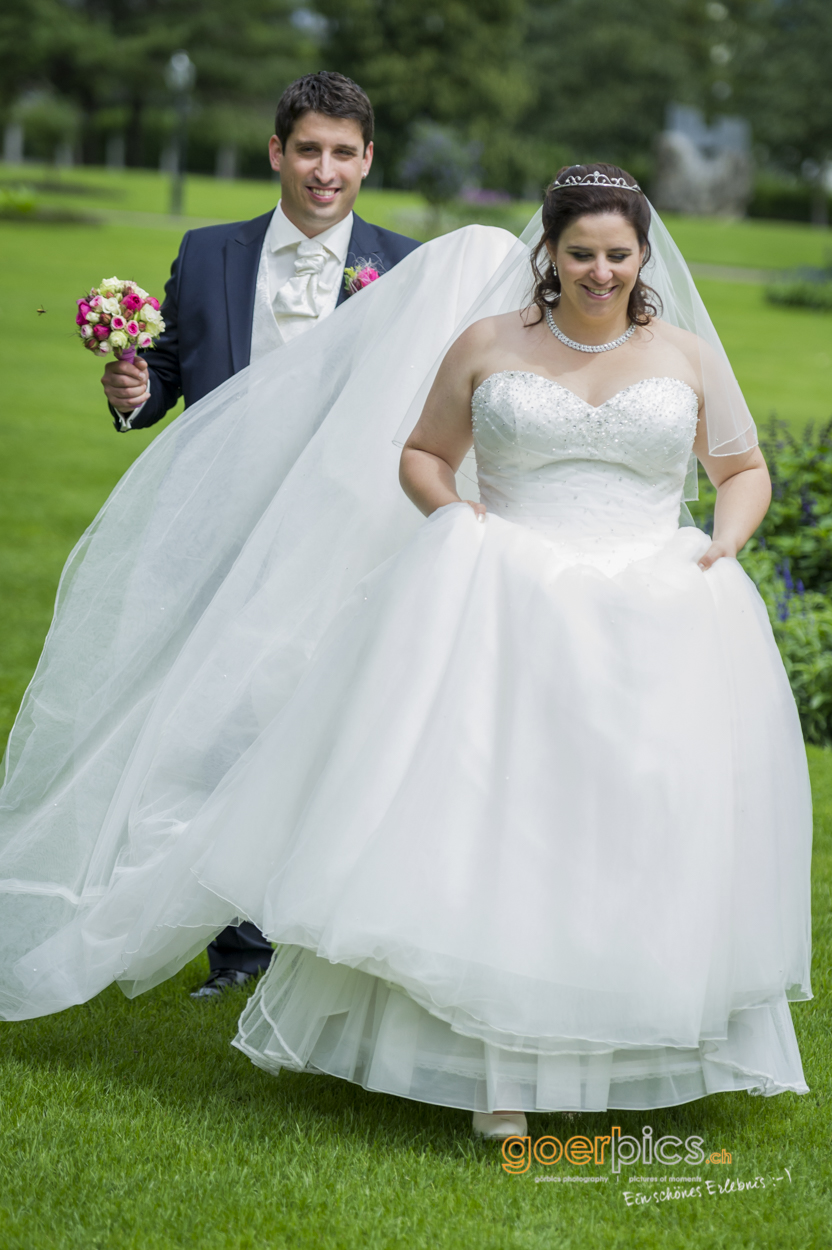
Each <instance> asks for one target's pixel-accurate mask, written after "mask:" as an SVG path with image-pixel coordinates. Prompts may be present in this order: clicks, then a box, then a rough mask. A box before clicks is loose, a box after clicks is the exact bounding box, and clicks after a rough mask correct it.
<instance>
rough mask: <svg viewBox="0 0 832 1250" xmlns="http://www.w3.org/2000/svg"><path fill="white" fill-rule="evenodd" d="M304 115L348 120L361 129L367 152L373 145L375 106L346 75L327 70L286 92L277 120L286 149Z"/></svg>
mask: <svg viewBox="0 0 832 1250" xmlns="http://www.w3.org/2000/svg"><path fill="white" fill-rule="evenodd" d="M304 113H323V115H324V117H348V118H350V119H351V120H352V121H355V122H358V124H359V126H360V127H361V133H362V135H363V136H364V148H365V150H366V148H367V144H368V143H372V140H373V127H374V125H375V118H374V116H373V106H372V104H371V103H370V100H369V98H368V96H367V94H366V92H364V91H362V90H361V88H360V87H359V85H358V83H357V82H353V80H352V79H351V78H345V77H344V75H343V74H334V73H331V72H330V71H329V70H325V69H324V70H321V71H320V73H318V74H305V75H304V77H303V78H298V79H297V81H296V82H293V83H292V85H291V86H290V87H287V88H286V90H285V91H284V92H283V95H282V96H281V97H280V100H279V101H278V105H277V115H276V116H275V119H274V132H275V134H276V135H277V137H278V139H279V140H280V143H281V146H282V147H283V148H284V149H285V147H286V143H287V140H288V138H289V136H290V134H291V133H292V131H293V130H294V128H295V124H296V122H297V121H298V120H299V119H300V118H301V117H303V115H304Z"/></svg>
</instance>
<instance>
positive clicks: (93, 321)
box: [87, 312, 101, 326]
mask: <svg viewBox="0 0 832 1250" xmlns="http://www.w3.org/2000/svg"><path fill="white" fill-rule="evenodd" d="M100 320H101V318H100V317H99V315H98V313H93V312H89V313H87V325H88V326H95V325H98V323H99V321H100Z"/></svg>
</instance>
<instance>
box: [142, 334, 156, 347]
mask: <svg viewBox="0 0 832 1250" xmlns="http://www.w3.org/2000/svg"><path fill="white" fill-rule="evenodd" d="M152 346H153V339H152V338H151V337H150V335H149V334H143V335H142V336H141V338H140V339H139V347H152Z"/></svg>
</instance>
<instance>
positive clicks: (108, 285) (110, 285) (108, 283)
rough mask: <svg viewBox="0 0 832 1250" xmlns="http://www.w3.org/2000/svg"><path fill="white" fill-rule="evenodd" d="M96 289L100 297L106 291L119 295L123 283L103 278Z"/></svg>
mask: <svg viewBox="0 0 832 1250" xmlns="http://www.w3.org/2000/svg"><path fill="white" fill-rule="evenodd" d="M98 289H99V291H100V292H101V294H102V295H103V294H104V293H105V292H107V291H118V292H119V294H120V293H121V292H122V291H123V290H124V283H123V282H121V281H120V280H119V279H118V278H104V279H103V281H102V283H101V285H100V287H99V288H98Z"/></svg>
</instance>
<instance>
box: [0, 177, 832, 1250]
mask: <svg viewBox="0 0 832 1250" xmlns="http://www.w3.org/2000/svg"><path fill="white" fill-rule="evenodd" d="M76 176H77V177H83V178H86V179H88V180H90V181H91V182H94V181H95V180H96V179H97V180H98V181H99V182H100V183H101V185H104V182H106V179H107V177H108V176H107V175H104V174H102V173H101V172H100V171H92V172H88V171H85V172H83V174H81V173H79V174H77V175H76V173H75V171H73V174H72V177H73V178H75V177H76ZM102 180H103V181H102ZM112 183H113V188H114V189H115V190H118V189H119V187H120V186H128V187H129V188H130V189H131V193H130V195H129V196H128V197H125V199H123V200H119V201H117V200H115V199H114V200H113V201H112V203H113V206H118V207H120V208H124V209H125V210H128V209H131V210H133V211H136V212H138V211H142V212H154V213H157V212H160V211H161V210H163V209H164V207H165V199H164V185H163V182H162V180H161V179H159V178H158V176H156V175H154V174H144V173H142V174H131V175H129V176H127V175H125V176H120V177H119V178H113V179H112ZM274 192H275V188H274V186H273V185H272V184H268V183H248V184H243V183H217V182H215V181H214V180H213V179H193V180H192V183H191V187H190V190H189V201H188V205H187V208H188V211H189V213H192V214H194V215H198V216H204V217H228V218H240V217H245V216H248V215H252V214H254V213H257V212H260V211H265V210H266V209H267V208H268V207H269V206H270V205H271V203H272V202H273V196H274ZM77 202H78V203H79V204H80V203H81V202H82V197H79V199H78V201H77ZM88 202H89V201H87V203H88ZM360 209H361V211H363V212H364V213H365V214H366V216H368V217H369V218H371V219H373V220H377V221H379V222H381V223H382V224H389V225H391V226H395V224H396V221H397V214H398V215H401V213H404V212H411V213H412V212H414V211H416V209H417V205H416V204H415V202H414V200H413V197H407V196H405V195H404V194H403V193H402V194H401V195H398V194H392V195H389V196H388V195H387V193H378V192H376V193H371V192H365V193H364V195H363V197H362V202H361V204H360ZM523 211H525V210H523ZM673 228H674V230H676V233H677V237H679V239H680V242H682V241H683V234H684V231H685V230H688V232H689V234H688V244H684V246H686V247H687V246H689V247H690V249H691V250H690V252H689V255H690V256H691V259H696V260H700V261H708V262H711V263H723V264H744V265H755V266H757V265H759V266H764V267H767V268H768V267H774V268H776V267H779V266H781V265H787V264H793V263H797V261H798V260H799V261H801V263H802V262H804V261H809V260H819V259H822V254H818V251H817V249H818V248H821V247H822V245H823V241H824V239H826V238H828V235H825V234H824V232H815V231H811V230H810V229H809V228H808V227H806V228H804V227H800V226H783V227H780V226H770V225H768V224H765V223H756V222H755V223H740V224H735V225H732V226H731V227H730V228H729V227H725V226H723V225H722V224H720V223H713V222H674V223H673ZM766 232H768V233H766ZM729 239H733V240H735V243H736V246H735V247H734V244H731V246H730V247H729V246H728V244H727V243H726V240H729ZM178 240H179V231H178V230H177V229H175V228H171V227H170V226H169V225H168V224H167V223H165V222H164V221H162V220H161V219H160V222H159V225H158V227H157V228H154V229H149V228H148V229H140V228H136V227H133V226H128V225H112V224H111V225H106V226H101V227H98V228H96V227H88V226H84V227H80V226H65V227H46V226H14V225H0V275H1V276H0V377H1V378H2V397H1V398H2V403H0V639H2V646H0V735H2V736H5V733H6V732H7V730H8V728H9V726H10V724H11V720H12V717H13V714H14V710H15V709H16V707H17V704H18V702H19V699H20V696H21V694H22V692H23V689H24V687H25V684H26V681H27V680H28V677H29V675H30V674H31V671H32V668H33V667H34V664H35V662H36V659H37V655H38V653H39V650H40V646H41V643H42V640H43V636H44V634H45V631H46V628H47V626H48V623H49V617H50V614H51V609H52V602H53V599H54V593H55V588H56V585H57V579H58V576H59V573H60V569H61V566H62V564H63V562H64V560H65V558H66V555H67V553H68V551H69V549H70V548H71V546H72V544H73V543H74V542H75V540H76V539H77V537H78V536H79V535H80V533H81V532H82V531H83V529H84V527H85V526H86V525H87V524H88V523H89V521H90V520H91V519H92V517H93V515H94V514H95V512H96V510H97V509H98V507H99V506H100V504H101V503H102V502H103V500H104V499H105V497H106V495H107V494H108V492H109V491H110V489H111V488H112V486H113V485H114V483H115V482H116V481H117V479H118V477H119V475H120V474H121V473H122V472H123V471H124V470H125V469H126V467H127V466H128V464H129V463H130V462H131V460H132V459H133V458H134V457H135V456H136V455H137V454H138V453H139V452H140V451H141V449H142V448H143V447H144V446H146V445H147V443H148V441H149V440H150V438H151V437H152V435H151V434H141V433H139V434H133V435H124V436H119V435H116V434H115V432H114V431H113V429H112V427H111V425H110V421H109V416H108V414H107V411H106V408H105V406H104V404H103V400H102V396H101V388H100V385H99V382H98V376H99V373H100V366H98V365H97V364H96V363H95V362H94V361H93V360H91V359H90V357H89V356H88V355H87V354H86V353H84V352H83V351H82V350H81V348H80V346H79V344H78V342H77V341H76V339H75V338H74V335H73V332H72V329H73V327H72V317H73V311H74V309H73V300H74V298H75V296H76V295H77V294H79V293H81V292H82V291H83V290H84V289H85V288H86V287H88V286H89V285H90V284H91V283H93V282H95V281H97V280H98V279H99V278H101V277H102V276H104V275H105V274H111V273H114V272H115V273H118V274H120V275H122V274H123V275H125V276H128V275H129V276H135V277H136V278H137V279H138V280H139V281H140V282H141V283H142V284H143V285H144V286H146V287H147V288H149V289H151V290H153V291H157V292H161V287H162V285H163V282H164V279H165V276H166V274H167V270H168V267H169V264H170V260H171V258H172V256H173V255H174V254H175V251H176V247H177V244H178ZM720 248H722V249H723V250H722V251H721V250H720ZM732 248H733V250H732ZM813 248H814V249H815V250H814V251H812V249H813ZM801 249H802V250H801ZM764 253H765V255H764ZM701 286H702V291H703V294H704V295H705V298H706V301H707V302H708V305H709V307H710V308H711V310H712V313H713V316H714V320H715V321H716V323H717V327H718V328H719V330H720V332H721V333H722V334H723V335H724V337H725V341H726V346H727V347H728V351H729V354H730V355H731V358H732V360H733V361H734V364H735V367H736V369H737V372H738V374H739V376H740V380H741V382H742V383H743V385H744V387H745V388H746V392H747V394H748V396H749V400H750V402H751V406H752V408H753V410H754V412H755V414H756V415H757V417H758V418H765V417H766V416H767V415H768V413H769V412H770V411H771V410H772V409H776V410H777V411H778V412H780V413H781V414H782V415H785V416H786V417H788V418H789V419H790V420H791V421H793V422H794V423H796V424H799V423H801V422H802V421H803V420H805V419H807V418H810V417H811V418H818V417H825V416H828V415H832V401H830V395H832V390H830V361H829V350H830V349H829V336H830V330H832V319H826V318H824V317H822V316H817V315H814V314H808V313H802V312H793V311H788V310H782V309H773V308H770V307H768V306H767V305H765V304H764V303H763V301H762V293H761V291H760V289H759V288H756V287H751V286H742V285H732V284H729V283H726V282H711V281H708V282H702V284H701ZM39 304H42V305H43V306H44V307H45V308H46V309H47V310H48V311H47V313H46V315H44V316H40V317H39V316H37V314H36V312H35V309H36V307H37V306H38V305H39ZM809 755H810V763H811V768H812V776H813V785H814V791H815V799H816V825H817V841H816V856H815V865H816V866H815V883H814V889H815V950H816V960H815V992H816V995H817V997H816V999H815V1001H814V1002H812V1003H809V1004H802V1005H799V1006H796V1007H795V1010H794V1017H795V1023H796V1026H797V1029H798V1035H799V1038H800V1042H801V1048H802V1053H803V1057H804V1063H805V1066H806V1072H807V1078H808V1081H809V1084H810V1086H811V1088H812V1092H811V1094H810V1095H809V1096H807V1097H805V1098H797V1097H794V1096H791V1095H784V1096H781V1097H779V1098H776V1099H772V1100H764V1099H753V1098H749V1097H747V1096H746V1095H744V1094H742V1095H736V1096H733V1097H729V1096H727V1095H720V1096H719V1097H716V1098H713V1099H708V1100H705V1101H703V1102H699V1103H694V1104H691V1105H689V1106H687V1107H681V1108H678V1109H675V1110H668V1111H662V1112H659V1113H656V1114H645V1115H630V1114H620V1115H619V1114H612V1113H611V1114H610V1115H591V1116H589V1115H588V1116H582V1117H579V1118H578V1119H577V1120H575V1121H571V1122H568V1123H567V1122H564V1121H563V1119H562V1118H561V1117H558V1116H546V1117H537V1118H536V1119H535V1121H534V1122H533V1123H532V1130H533V1133H534V1135H536V1136H537V1135H540V1134H543V1133H545V1132H551V1133H553V1134H554V1135H556V1136H560V1137H565V1136H571V1135H576V1134H586V1135H588V1136H594V1135H595V1134H596V1133H604V1132H608V1131H609V1127H610V1125H611V1124H621V1126H622V1128H623V1129H624V1131H625V1132H635V1133H637V1134H638V1133H640V1127H641V1125H642V1124H643V1123H650V1124H652V1125H653V1126H654V1129H655V1132H656V1135H658V1134H659V1133H660V1132H662V1133H668V1132H672V1133H676V1134H677V1135H678V1136H680V1137H682V1138H684V1137H685V1136H687V1135H689V1134H691V1133H695V1132H699V1133H701V1135H702V1136H703V1137H704V1138H705V1141H706V1145H707V1146H708V1148H709V1149H710V1148H713V1149H718V1148H722V1147H724V1148H725V1149H727V1150H729V1151H730V1152H731V1154H732V1156H733V1161H732V1163H731V1165H730V1166H723V1167H716V1166H714V1167H712V1168H711V1169H710V1173H713V1174H714V1175H715V1174H717V1173H719V1174H720V1176H723V1177H724V1176H731V1177H735V1178H738V1179H742V1180H748V1179H752V1178H753V1177H754V1176H755V1175H757V1174H759V1175H761V1176H763V1177H764V1178H766V1180H767V1184H766V1188H765V1189H764V1190H763V1189H757V1190H752V1191H751V1192H750V1193H725V1194H719V1195H716V1196H714V1197H707V1198H702V1199H699V1200H686V1201H678V1202H674V1201H671V1202H667V1203H665V1204H663V1205H661V1206H655V1205H653V1206H649V1207H646V1208H643V1209H642V1208H630V1207H628V1206H627V1205H626V1203H625V1201H624V1198H623V1191H624V1189H625V1188H626V1185H625V1184H624V1183H622V1182H619V1183H618V1184H616V1182H615V1181H614V1180H613V1179H612V1178H610V1179H609V1181H608V1183H606V1184H595V1185H578V1184H576V1185H556V1184H536V1183H535V1178H536V1177H540V1176H543V1175H547V1174H551V1173H552V1171H553V1169H548V1170H547V1169H544V1168H542V1167H541V1166H540V1165H538V1164H533V1165H532V1168H531V1170H530V1172H529V1173H527V1174H526V1175H523V1176H509V1175H507V1174H506V1173H505V1172H504V1171H503V1170H502V1168H501V1166H500V1163H501V1158H500V1154H499V1150H498V1149H497V1148H496V1147H494V1146H487V1145H484V1144H482V1143H475V1142H473V1141H472V1139H471V1137H470V1133H469V1125H468V1117H467V1115H465V1114H463V1113H461V1112H453V1111H446V1110H442V1109H439V1108H427V1107H421V1106H418V1105H415V1104H411V1103H406V1102H400V1101H398V1100H396V1099H393V1098H389V1097H385V1096H382V1095H372V1094H367V1093H365V1092H364V1091H362V1090H360V1089H357V1088H355V1087H353V1086H351V1085H348V1084H346V1083H343V1082H339V1081H337V1080H334V1079H331V1078H323V1077H313V1076H301V1075H288V1074H285V1073H284V1074H283V1076H281V1077H280V1078H279V1079H277V1080H275V1079H274V1078H272V1077H269V1076H267V1075H265V1074H264V1073H262V1072H259V1071H258V1070H257V1069H255V1068H254V1067H252V1065H251V1064H249V1063H248V1061H247V1060H246V1059H244V1058H243V1056H242V1055H240V1054H239V1053H238V1052H236V1051H233V1050H232V1049H230V1047H229V1045H228V1043H229V1040H230V1038H231V1036H232V1035H233V1031H234V1021H235V1018H236V1015H237V1014H238V1012H239V1009H240V1006H241V1001H242V999H241V996H239V995H237V996H236V998H235V997H231V998H229V999H228V1000H227V1001H225V1002H222V1003H217V1004H198V1003H194V1002H192V1001H191V1000H190V999H189V998H188V997H187V994H186V992H185V991H186V990H187V989H188V988H190V987H191V986H193V985H195V984H197V983H198V982H199V981H200V979H201V977H202V975H203V973H204V968H203V966H202V965H201V963H199V962H198V963H197V964H196V965H192V966H191V967H189V968H188V969H186V970H185V971H183V972H182V973H181V974H180V976H179V977H177V978H175V979H174V980H173V981H172V982H170V983H168V984H167V985H164V986H162V987H160V988H159V989H158V990H156V991H154V992H153V993H151V994H149V995H146V996H144V997H143V998H141V999H138V1000H136V1001H135V1002H128V1001H127V1000H126V999H124V998H123V997H122V996H121V994H120V993H119V991H118V990H116V989H111V990H109V991H107V992H106V993H105V994H103V995H101V996H100V997H99V998H98V999H96V1000H95V1001H93V1002H91V1003H89V1004H87V1005H85V1006H83V1007H78V1008H75V1009H73V1010H71V1011H69V1012H66V1013H64V1014H62V1015H60V1016H57V1017H55V1018H51V1019H45V1020H38V1021H32V1022H28V1023H23V1024H15V1025H4V1026H1V1027H0V1038H2V1042H1V1043H0V1088H2V1090H3V1097H2V1104H1V1105H0V1248H2V1250H33V1248H34V1250H51V1248H53V1247H55V1248H58V1247H60V1248H61V1250H64V1248H67V1250H68V1248H70V1247H71V1248H73V1250H75V1248H77V1250H92V1248H93V1247H95V1248H96V1250H122V1248H127V1247H135V1248H136V1250H157V1248H159V1250H161V1248H163V1247H164V1248H165V1250H167V1248H168V1247H182V1248H184V1250H191V1248H198V1250H213V1248H214V1247H216V1248H217V1250H226V1248H232V1247H234V1248H236V1247H240V1248H243V1247H246V1248H251V1250H267V1248H268V1250H272V1248H282V1247H287V1248H288V1247H292V1248H298V1250H305V1248H306V1247H309V1250H329V1248H330V1247H331V1248H333V1250H336V1248H338V1250H340V1248H342V1247H343V1248H344V1250H364V1247H368V1248H371V1250H374V1248H376V1247H378V1248H379V1250H381V1248H382V1247H383V1248H385V1250H386V1248H387V1247H397V1248H398V1247H401V1250H420V1248H422V1247H424V1248H425V1250H443V1248H446V1247H447V1248H448V1250H468V1248H469V1247H475V1246H476V1247H487V1248H491V1247H493V1250H511V1248H514V1247H517V1248H518V1250H519V1248H523V1250H526V1248H528V1250H548V1248H549V1247H564V1248H566V1250H569V1248H572V1247H575V1250H577V1248H578V1247H580V1250H587V1248H589V1247H593V1248H594V1247H596V1246H603V1247H604V1248H605V1250H612V1248H615V1247H620V1248H621V1250H631V1248H636V1250H638V1248H641V1247H644V1250H653V1248H654V1247H656V1246H658V1245H661V1246H662V1247H669V1248H670V1250H675V1248H676V1247H678V1248H679V1250H682V1248H683V1247H684V1248H685V1250H688V1248H691V1250H714V1248H720V1250H721V1248H723V1247H731V1248H733V1247H736V1248H737V1250H739V1248H740V1247H742V1248H745V1247H752V1246H753V1247H756V1248H762V1247H771V1248H772V1250H774V1248H775V1247H777V1248H778V1250H779V1248H780V1247H783V1246H789V1247H791V1246H794V1247H800V1248H801V1250H803V1248H804V1247H805V1248H807V1250H814V1248H815V1247H818V1248H819V1247H829V1246H832V1238H830V1233H829V1229H830V1227H832V1196H830V1195H831V1193H832V1175H831V1174H832V1168H830V1162H829V1145H830V1130H832V1118H830V1112H829V1108H830V1105H832V1104H830V1097H832V1089H830V1077H829V1073H830V1065H831V1064H832V1042H830V1037H832V1011H830V1001H829V972H828V969H829V966H830V956H832V923H831V922H830V903H832V897H830V895H832V752H827V751H821V750H817V749H812V750H810V752H809ZM785 1168H788V1169H789V1170H790V1173H791V1177H792V1180H791V1183H788V1181H787V1179H781V1181H780V1182H779V1183H778V1184H776V1185H773V1184H772V1183H771V1182H772V1178H775V1177H781V1178H783V1177H784V1176H785V1173H784V1169H785ZM572 1170H573V1171H577V1170H578V1169H572ZM710 1173H709V1172H703V1175H709V1174H710ZM606 1174H607V1175H609V1173H608V1172H607V1173H606ZM622 1175H623V1174H622Z"/></svg>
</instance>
